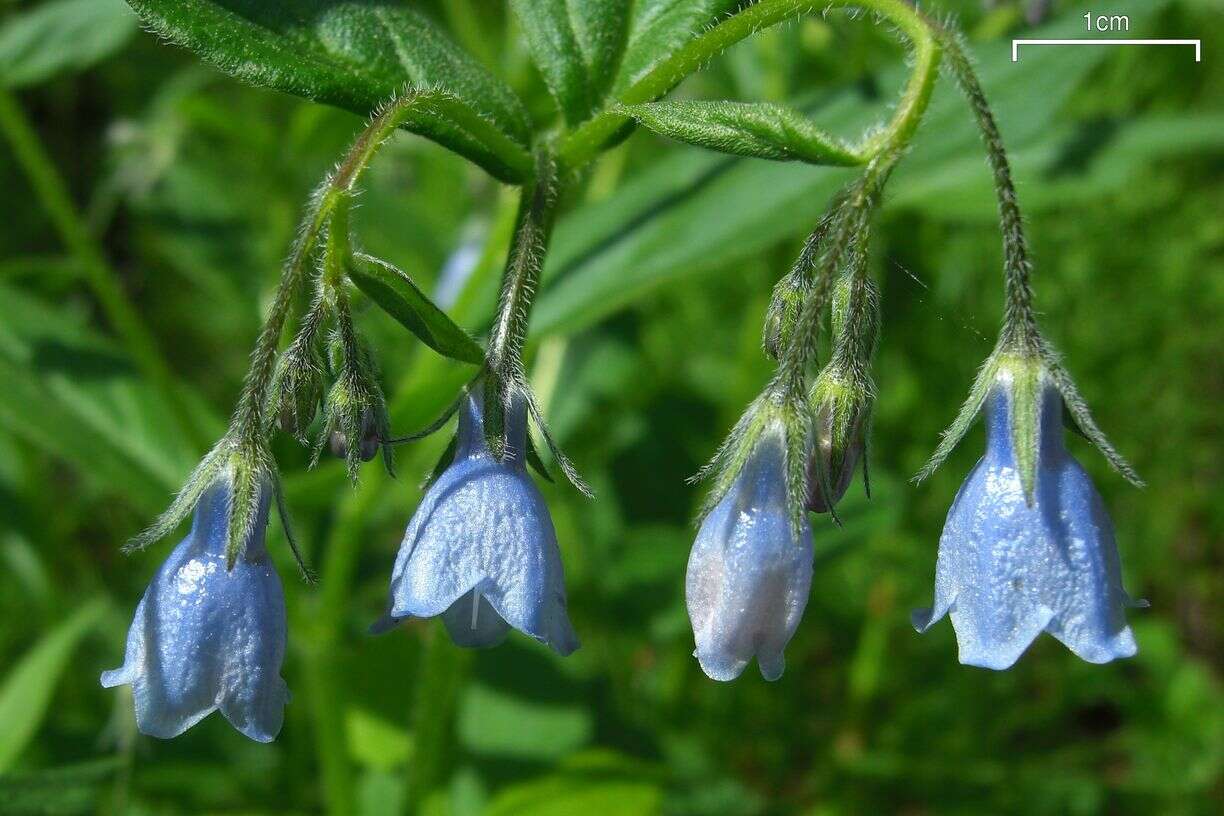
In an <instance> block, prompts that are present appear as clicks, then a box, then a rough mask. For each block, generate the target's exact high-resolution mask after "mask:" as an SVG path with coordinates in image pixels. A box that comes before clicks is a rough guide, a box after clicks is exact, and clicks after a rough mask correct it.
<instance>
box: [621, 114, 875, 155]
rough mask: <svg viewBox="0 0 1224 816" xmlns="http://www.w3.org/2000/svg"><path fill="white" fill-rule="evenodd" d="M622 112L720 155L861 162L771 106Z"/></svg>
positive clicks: (849, 150)
mask: <svg viewBox="0 0 1224 816" xmlns="http://www.w3.org/2000/svg"><path fill="white" fill-rule="evenodd" d="M621 110H623V111H624V112H626V113H628V114H630V115H632V116H633V118H635V119H637V120H638V122H640V123H641V124H642V125H643V126H644V127H646V128H648V129H649V130H653V131H654V132H655V133H658V134H660V135H662V136H667V137H669V138H672V139H676V140H677V141H681V142H688V143H689V144H693V145H697V146H698V147H704V148H707V149H710V150H717V151H719V152H721V153H731V154H733V155H736V156H751V157H753V158H758V159H773V160H775V161H804V162H808V163H809V164H832V165H839V166H848V165H855V164H861V163H862V157H861V156H860V155H859V154H858V153H856V152H855V151H854V149H853V148H851V147H850V146H848V145H846V144H845V143H844V142H842V141H841V140H840V139H838V138H836V137H834V136H830V135H829V134H827V133H825V132H824V131H823V130H821V129H820V128H818V127H816V126H815V125H813V124H812V123H811V122H810V121H808V120H807V119H806V118H805V117H804V116H803V114H801V113H799V112H798V111H795V110H792V109H791V108H787V107H784V106H782V105H775V104H773V103H770V102H755V103H754V102H726V101H718V102H654V103H649V104H644V105H626V106H623V107H622V108H621Z"/></svg>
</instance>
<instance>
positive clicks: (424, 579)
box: [374, 388, 578, 655]
mask: <svg viewBox="0 0 1224 816" xmlns="http://www.w3.org/2000/svg"><path fill="white" fill-rule="evenodd" d="M482 392H483V389H481V388H473V389H472V393H471V394H468V395H466V396H465V397H463V400H462V402H461V403H460V408H459V434H458V439H457V442H456V448H455V456H454V459H453V461H452V462H451V464H450V465H449V466H448V467H447V468H446V470H445V471H443V473H442V474H441V475H440V476H439V477H438V478H437V480H436V481H435V482H434V483H433V484H432V485H430V487H429V489H428V490H427V491H426V493H425V496H424V498H423V499H422V500H421V504H420V506H419V507H418V508H417V510H416V513H415V514H413V516H412V520H411V521H410V522H408V529H407V531H406V532H405V533H404V540H403V543H402V544H401V545H400V550H399V554H398V555H397V556H396V559H395V569H394V571H393V572H392V576H391V592H390V598H389V600H388V610H387V614H386V616H384V618H383V619H382V620H381V621H379V622H378V623H376V624H375V626H374V630H375V631H383V630H385V629H387V628H389V627H390V626H393V625H394V624H395V623H396V622H397V621H399V620H400V619H403V618H407V617H416V618H432V617H435V616H437V615H441V616H442V621H443V623H444V624H445V625H446V629H447V631H448V632H449V633H450V636H451V639H452V640H454V641H455V643H456V644H458V645H459V646H468V647H485V646H495V645H497V644H498V643H500V642H501V641H503V640H504V639H505V637H506V634H507V633H508V632H509V631H510V628H511V627H513V628H515V629H518V630H519V631H520V632H523V633H524V634H527V635H530V636H531V637H533V638H535V639H536V640H538V641H540V642H542V643H546V644H548V645H549V646H550V647H552V648H553V649H554V650H555V651H557V652H558V653H559V654H562V655H568V654H569V653H571V652H573V651H574V650H575V649H577V648H578V637H577V636H576V635H575V634H574V630H573V627H571V626H570V621H569V615H568V613H567V612H566V600H565V576H564V573H563V570H562V566H561V553H560V551H559V550H558V549H557V534H556V532H555V531H554V530H553V525H552V517H551V516H550V515H549V513H548V507H547V505H545V504H544V497H543V496H541V495H540V491H539V489H538V488H537V487H536V486H535V483H534V482H532V480H531V477H530V476H529V475H528V473H527V465H526V443H527V408H526V401H525V399H524V398H523V396H522V395H521V394H515V396H514V398H513V399H512V401H511V405H510V408H509V410H507V411H506V414H505V423H506V443H507V444H506V454H505V456H504V457H503V458H502V459H501V461H498V459H497V458H496V457H494V456H493V454H492V453H491V452H490V450H489V446H488V443H487V441H486V439H485V433H484V422H483V413H482V401H481V396H480V395H481V393H482Z"/></svg>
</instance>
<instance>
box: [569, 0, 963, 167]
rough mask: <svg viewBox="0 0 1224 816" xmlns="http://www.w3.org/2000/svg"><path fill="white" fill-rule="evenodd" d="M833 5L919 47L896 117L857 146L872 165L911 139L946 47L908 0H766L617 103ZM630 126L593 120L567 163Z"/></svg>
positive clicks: (648, 97)
mask: <svg viewBox="0 0 1224 816" xmlns="http://www.w3.org/2000/svg"><path fill="white" fill-rule="evenodd" d="M832 8H857V9H863V10H866V11H872V12H875V13H877V14H879V15H881V16H882V17H884V18H886V19H888V20H889V21H890V22H892V23H893V24H894V25H896V26H897V27H898V28H899V29H900V30H901V31H902V32H904V33H905V35H906V37H908V38H909V40H910V42H911V44H912V46H913V50H914V69H913V72H912V73H911V74H910V78H909V82H908V83H907V84H906V87H905V91H904V93H903V94H902V97H901V101H900V102H898V104H897V107H896V110H895V111H894V112H893V116H892V119H891V120H890V121H889V123H888V125H887V126H885V127H884V128H883V129H881V130H879V131H877V132H875V133H874V134H872V135H869V136H868V137H866V138H865V139H864V140H863V142H862V143H860V144H859V145H858V146H856V147H854V148H852V152H854V153H856V154H859V155H860V156H862V158H863V162H864V163H866V162H867V161H869V160H870V159H871V158H873V157H874V156H876V155H878V154H879V153H880V152H881V150H883V149H884V148H885V147H886V146H887V145H890V144H898V143H900V144H904V143H906V142H908V141H909V138H910V136H912V135H913V131H914V129H915V128H916V127H917V126H918V121H919V120H920V119H921V117H922V112H923V111H924V110H925V109H926V106H927V102H928V101H929V100H930V95H931V90H932V88H933V87H934V78H935V73H936V71H937V70H938V65H939V52H940V49H939V43H938V42H937V41H936V39H935V38H934V36H932V30H931V26H930V25H929V24H928V23H927V21H926V20H924V19H923V18H922V16H921V15H919V14H918V13H917V12H916V11H915V10H914V9H913V8H911V7H910V6H909V5H908V4H906V3H904V2H902V0H817V2H812V0H761V2H759V3H756V4H755V5H752V6H749V7H748V8H746V9H744V10H743V11H741V12H739V13H738V14H735V15H733V16H731V17H728V18H727V19H725V20H724V21H723V22H721V23H719V24H718V25H716V26H714V27H713V28H711V29H709V30H707V31H705V32H704V33H702V34H701V35H699V36H697V37H695V38H694V39H693V40H691V41H689V42H688V43H687V44H686V45H684V46H682V47H681V48H679V49H677V50H676V52H675V53H674V54H672V56H671V57H669V58H667V59H666V60H664V61H663V62H661V63H659V64H658V65H657V66H655V67H654V68H653V69H652V70H651V71H650V72H649V73H648V74H646V76H644V77H642V78H641V79H640V80H638V81H637V82H636V83H634V84H633V85H632V86H631V87H630V88H629V89H627V90H626V91H625V92H624V94H622V95H621V98H620V99H619V100H617V101H618V102H620V103H622V104H625V105H634V104H639V103H643V102H652V101H654V100H657V99H660V98H661V97H663V96H664V95H666V94H667V93H668V92H669V91H671V90H672V89H673V88H675V87H676V86H677V85H678V84H680V82H681V80H683V79H684V78H685V77H687V76H688V75H689V74H692V73H694V72H695V71H698V70H700V69H701V68H702V67H703V66H704V65H705V64H706V63H708V62H709V61H710V60H711V59H713V58H714V57H716V56H718V55H719V54H721V53H722V52H723V51H725V50H727V49H728V48H730V47H731V46H732V45H735V44H736V43H737V42H739V41H740V40H743V39H745V38H746V37H749V36H751V35H752V34H755V33H756V32H758V31H761V30H763V29H766V28H770V27H771V26H775V25H779V24H781V23H784V22H787V21H789V20H793V19H794V18H796V17H799V16H802V15H805V14H820V13H822V12H824V11H826V10H828V9H832ZM629 127H631V126H630V124H629V117H627V116H625V115H624V114H620V113H612V112H607V111H605V112H604V113H601V114H600V115H598V116H596V117H594V118H593V119H589V120H588V121H587V122H585V123H584V124H583V125H582V126H580V127H579V128H577V129H575V130H574V131H573V132H572V133H570V134H569V135H568V136H567V137H566V138H565V140H564V141H563V142H562V143H561V147H560V150H559V156H560V160H561V163H562V165H563V166H565V167H567V168H577V167H581V166H582V165H584V164H586V163H587V162H589V161H591V160H592V159H594V158H595V157H596V156H597V155H599V153H600V152H602V151H603V150H605V149H607V148H608V147H609V146H610V145H611V144H613V143H614V142H615V141H616V140H617V138H618V136H620V135H621V134H624V133H627V132H628V130H627V128H629Z"/></svg>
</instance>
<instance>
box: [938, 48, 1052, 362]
mask: <svg viewBox="0 0 1224 816" xmlns="http://www.w3.org/2000/svg"><path fill="white" fill-rule="evenodd" d="M937 35H938V37H939V41H940V43H941V44H942V45H943V48H944V50H945V52H946V53H947V55H948V61H947V66H948V69H949V70H950V71H951V73H952V76H953V77H955V79H956V82H957V84H958V85H959V86H960V88H961V91H962V92H963V93H964V94H965V98H966V99H967V100H968V101H969V107H970V108H971V109H972V110H973V117H974V119H976V120H977V124H978V128H979V129H980V130H981V132H982V141H983V143H984V144H985V146H986V158H987V161H988V162H989V163H990V170H991V175H992V177H993V179H994V187H995V195H996V197H997V198H998V202H999V224H1000V227H1001V228H1002V231H1003V277H1004V284H1005V286H1006V290H1007V291H1006V297H1007V304H1006V311H1005V313H1004V317H1003V333H1002V335H1001V336H1000V338H999V340H1000V343H1001V344H1002V345H1005V346H1008V347H1010V348H1011V349H1012V350H1015V351H1021V352H1025V353H1036V352H1037V351H1039V349H1040V345H1041V340H1040V335H1039V334H1038V331H1037V319H1036V316H1035V315H1034V313H1033V289H1032V285H1031V283H1030V278H1031V275H1032V263H1031V262H1030V261H1029V252H1028V241H1027V240H1026V239H1025V237H1024V223H1023V221H1022V219H1021V217H1020V205H1019V203H1018V201H1017V199H1016V185H1015V183H1014V182H1013V181H1012V175H1011V166H1010V165H1009V164H1008V161H1007V151H1006V150H1005V149H1004V147H1003V137H1002V136H1001V135H1000V134H999V126H998V125H997V124H996V123H995V118H994V114H993V113H992V112H991V110H990V104H989V103H988V102H987V101H986V94H985V93H983V91H982V86H981V84H980V83H979V82H978V79H977V75H976V74H975V73H974V70H973V65H972V63H971V62H970V61H969V56H968V54H967V53H966V51H965V49H964V46H963V45H962V44H961V41H960V38H959V37H958V36H956V35H955V34H953V33H952V32H950V31H947V30H944V29H937Z"/></svg>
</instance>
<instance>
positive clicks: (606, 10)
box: [512, 0, 629, 125]
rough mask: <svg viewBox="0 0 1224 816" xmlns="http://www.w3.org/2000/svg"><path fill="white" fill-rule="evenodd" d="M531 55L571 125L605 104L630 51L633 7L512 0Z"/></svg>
mask: <svg viewBox="0 0 1224 816" xmlns="http://www.w3.org/2000/svg"><path fill="white" fill-rule="evenodd" d="M512 5H513V6H514V12H515V14H517V15H518V17H519V20H520V21H521V22H522V27H523V33H524V35H525V36H526V37H527V44H528V46H529V47H530V48H531V55H532V57H533V58H534V60H535V63H536V65H537V66H538V67H539V69H540V73H541V74H542V75H543V77H544V82H545V84H546V85H548V89H549V91H550V92H551V93H552V95H553V98H554V99H556V101H557V105H558V107H560V109H561V113H562V114H563V115H564V117H565V121H566V122H567V123H569V124H571V125H573V124H575V123H577V122H581V121H582V120H584V119H586V118H587V117H588V116H589V115H590V114H591V112H592V111H593V110H595V108H596V107H597V106H598V105H599V103H600V102H602V101H603V98H604V96H605V95H606V93H607V91H608V88H609V87H610V85H611V83H612V79H613V77H614V76H615V75H616V73H615V72H616V67H617V64H618V62H619V61H620V56H621V52H622V51H623V50H624V47H625V35H626V26H627V25H628V22H629V3H625V2H620V0H611V2H609V1H608V0H512Z"/></svg>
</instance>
